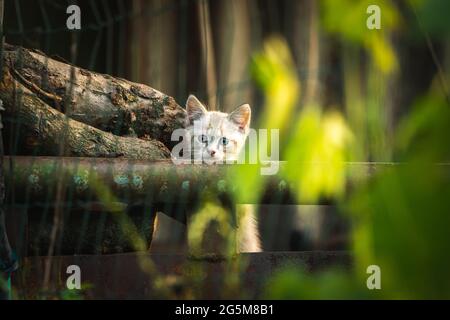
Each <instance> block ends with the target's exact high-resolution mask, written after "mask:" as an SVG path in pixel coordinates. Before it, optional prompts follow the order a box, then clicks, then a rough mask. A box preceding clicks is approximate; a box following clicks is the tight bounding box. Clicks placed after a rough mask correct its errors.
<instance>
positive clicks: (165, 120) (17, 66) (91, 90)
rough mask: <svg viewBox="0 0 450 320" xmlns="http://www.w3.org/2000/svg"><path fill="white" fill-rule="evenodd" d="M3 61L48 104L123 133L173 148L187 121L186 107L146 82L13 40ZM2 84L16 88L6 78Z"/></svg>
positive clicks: (76, 117) (71, 115)
mask: <svg viewBox="0 0 450 320" xmlns="http://www.w3.org/2000/svg"><path fill="white" fill-rule="evenodd" d="M4 64H5V66H6V68H5V71H7V72H9V73H10V74H11V76H12V78H13V79H14V81H15V82H18V83H20V84H21V86H23V87H26V88H27V89H28V90H29V91H30V92H32V93H33V94H34V95H36V97H38V98H39V99H41V100H42V101H43V102H44V103H45V104H47V105H49V106H51V107H53V108H54V109H56V110H59V111H61V112H63V113H64V114H66V115H67V116H68V117H70V118H71V119H74V120H77V121H79V122H82V123H85V124H88V125H90V126H93V127H95V128H98V129H100V130H102V131H106V132H112V133H114V134H115V135H119V136H122V135H129V134H131V135H134V134H135V135H136V136H137V137H139V138H142V139H155V140H159V141H161V142H163V143H164V144H165V145H166V146H167V147H168V148H171V147H172V146H173V144H174V142H172V141H171V139H170V137H171V134H172V132H173V131H174V130H175V129H177V128H180V127H183V126H184V124H185V117H186V112H185V110H184V109H183V108H181V107H180V106H179V105H178V104H177V103H176V102H175V100H174V99H173V98H172V97H170V96H167V95H165V94H163V93H161V92H159V91H158V90H155V89H153V88H151V87H149V86H146V85H143V84H138V83H133V82H131V81H127V80H124V79H119V78H114V77H112V76H109V75H104V74H99V73H95V72H91V71H88V70H85V69H82V68H79V67H76V66H73V65H71V64H69V63H67V62H62V61H60V60H57V59H52V58H50V57H48V56H46V55H45V54H44V53H42V52H40V51H38V50H28V49H25V48H22V47H16V46H11V45H6V46H5V52H4ZM2 89H7V90H11V89H12V88H11V85H10V84H8V83H5V84H4V88H2ZM2 91H3V90H2ZM0 93H2V92H0ZM6 93H9V92H6ZM2 94H3V93H2ZM7 107H8V106H7Z"/></svg>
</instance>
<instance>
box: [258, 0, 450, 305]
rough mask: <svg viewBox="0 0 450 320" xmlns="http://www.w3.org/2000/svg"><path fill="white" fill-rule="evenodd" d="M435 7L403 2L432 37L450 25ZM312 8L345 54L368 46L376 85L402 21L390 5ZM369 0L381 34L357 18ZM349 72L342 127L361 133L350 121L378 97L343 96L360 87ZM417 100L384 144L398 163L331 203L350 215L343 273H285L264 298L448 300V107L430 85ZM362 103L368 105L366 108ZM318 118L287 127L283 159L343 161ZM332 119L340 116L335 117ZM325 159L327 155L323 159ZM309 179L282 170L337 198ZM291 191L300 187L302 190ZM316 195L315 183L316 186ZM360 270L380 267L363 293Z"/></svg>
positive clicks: (384, 75) (385, 73) (390, 62)
mask: <svg viewBox="0 0 450 320" xmlns="http://www.w3.org/2000/svg"><path fill="white" fill-rule="evenodd" d="M437 2H439V1H412V2H411V4H412V5H414V6H415V7H414V8H415V9H416V10H417V12H418V14H419V15H420V18H421V19H423V26H425V27H426V28H427V30H429V31H430V32H432V33H433V34H439V33H440V34H442V32H444V31H446V30H448V28H449V26H450V22H449V20H448V19H444V18H443V16H444V15H445V14H446V13H447V12H448V10H446V11H445V10H444V9H445V7H446V6H448V4H446V2H440V4H437ZM321 3H322V13H323V23H324V27H325V29H326V30H327V31H328V32H330V33H332V34H338V35H339V36H340V37H341V41H343V43H344V44H346V45H347V48H349V47H348V46H349V45H350V47H355V46H356V47H362V48H365V49H366V50H368V53H369V55H370V57H371V59H372V62H373V66H374V67H373V68H371V69H369V74H368V79H369V80H368V81H369V82H370V81H371V80H370V79H371V77H375V78H376V77H380V75H381V78H379V79H383V81H387V80H388V77H389V74H390V73H391V72H392V71H395V70H396V68H397V62H396V58H395V57H396V55H395V52H394V50H393V48H392V47H391V46H390V45H389V42H387V41H386V40H385V36H386V35H387V34H388V32H389V31H390V30H392V29H393V28H395V27H397V26H398V25H399V22H400V21H401V19H400V17H399V14H398V12H397V9H396V8H395V7H393V6H392V4H391V2H388V1H375V2H374V1H350V0H347V1H333V0H330V1H326V0H325V1H322V2H321ZM373 3H376V4H379V5H380V6H381V7H382V14H383V19H384V20H383V22H384V23H385V24H384V26H385V27H386V29H385V31H384V32H385V33H384V34H381V33H380V34H378V35H375V36H373V37H370V36H368V33H367V30H366V29H365V20H362V19H365V18H366V15H365V8H366V7H367V5H368V4H373ZM444 12H445V14H444ZM357 26H362V27H361V28H359V27H357ZM438 30H439V32H438ZM353 57H354V56H353ZM349 61H350V63H349V64H347V65H350V64H352V65H353V66H355V64H356V63H355V61H354V60H353V61H352V60H349ZM357 72H359V69H358V68H357V67H356V68H348V69H345V70H344V73H346V74H345V76H344V78H345V79H347V80H349V81H350V82H351V83H346V84H345V85H346V86H349V90H347V92H349V93H350V94H349V96H348V97H347V99H346V100H347V104H348V105H347V110H348V112H350V113H351V112H352V111H353V112H354V115H355V118H353V119H350V123H351V127H353V126H354V127H355V128H356V129H358V124H359V125H360V129H361V130H362V131H365V130H366V125H367V124H370V122H365V121H363V122H359V121H360V120H361V119H363V118H364V117H365V116H366V114H367V113H370V112H373V111H375V114H376V113H377V112H378V111H377V110H383V109H382V107H383V106H380V105H379V103H380V101H382V99H379V97H378V100H377V99H373V98H371V96H370V95H371V93H370V92H367V91H366V93H365V94H363V93H362V92H363V90H360V92H361V93H358V94H354V92H351V91H352V90H354V89H355V88H358V89H360V85H361V83H360V81H361V78H360V77H359V76H358V75H356V77H355V73H357ZM349 73H350V74H349ZM372 94H373V93H372ZM365 101H369V109H366V110H365V111H363V109H355V108H361V107H362V106H363V105H364V104H365ZM377 101H378V102H377ZM416 101H417V102H416V103H415V104H414V106H412V111H411V113H410V114H409V115H407V116H406V117H405V118H404V119H403V121H402V122H401V123H400V125H399V126H398V127H397V129H396V130H395V132H394V135H393V141H392V142H391V143H392V148H393V152H394V154H395V155H396V158H397V159H400V160H401V162H402V163H400V164H397V165H392V166H389V167H388V168H386V169H385V170H382V171H380V172H378V173H377V174H376V175H375V176H373V177H372V178H371V179H370V180H367V181H362V182H359V184H358V186H357V187H356V188H354V191H353V192H351V193H349V194H346V195H345V196H343V197H341V198H340V201H339V208H340V209H341V211H343V212H347V213H349V217H350V219H351V221H352V248H351V249H352V250H351V252H352V254H353V257H354V267H353V268H352V270H351V271H343V270H335V269H332V268H331V269H329V270H326V271H323V272H316V273H313V274H311V273H310V272H307V271H305V270H298V269H295V268H292V267H286V268H284V269H282V270H280V271H279V272H278V273H276V274H275V275H274V276H273V277H272V278H271V279H270V280H269V281H268V282H267V286H266V289H265V293H264V295H263V296H264V297H266V298H275V299H355V298H357V299H379V298H383V299H418V298H419V299H450V276H449V272H450V256H449V252H450V241H449V240H450V237H449V230H450V215H449V213H450V198H449V195H450V174H449V165H448V164H445V162H448V161H449V158H450V144H449V143H448V137H449V128H450V106H449V105H448V98H447V97H445V93H443V91H442V87H441V86H438V85H437V84H436V83H435V84H434V85H433V86H432V87H431V88H430V91H429V94H428V95H427V96H425V97H416ZM371 103H372V104H374V105H372V108H374V109H370V104H371ZM377 103H378V105H377ZM352 108H353V110H352ZM371 110H372V111H371ZM305 114H308V116H304V115H305ZM326 119H327V118H326V117H323V116H322V117H321V116H320V110H318V109H315V110H314V111H313V112H311V111H310V110H309V109H308V108H305V110H304V112H303V117H301V118H300V119H298V120H297V122H296V123H297V125H298V128H299V129H298V131H297V137H296V139H295V140H296V141H298V145H296V146H292V148H289V147H288V150H289V152H288V153H287V154H288V157H287V158H288V159H308V160H316V159H317V158H318V159H324V160H325V161H330V162H331V163H333V162H334V161H336V163H338V162H339V161H343V160H345V157H343V155H344V154H345V150H346V149H345V148H343V147H342V146H343V144H342V143H341V144H337V145H336V146H340V147H336V148H335V149H334V150H333V146H334V144H333V139H334V138H333V137H335V136H346V135H342V134H331V135H322V138H319V137H320V136H321V134H320V132H321V128H322V127H325V126H326V124H325V123H326ZM336 119H340V118H339V116H337V118H336ZM338 122H340V123H342V124H341V125H340V126H339V127H340V128H345V127H346V125H345V122H344V121H343V120H338ZM361 123H362V124H361ZM377 123H378V124H377ZM373 124H375V126H374V128H375V129H378V130H381V131H382V130H383V127H382V126H380V122H376V121H375V122H372V125H373ZM362 131H358V130H357V132H356V135H357V137H356V143H357V144H358V143H359V144H361V143H365V142H364V141H365V140H364V139H361V137H360V136H358V135H359V133H360V132H362ZM336 132H339V131H336ZM321 139H323V142H322V143H321V142H320V141H321ZM318 141H319V142H318ZM339 141H341V142H342V141H345V139H339ZM366 141H367V140H366ZM321 146H322V147H323V146H324V150H321V149H322V147H321ZM362 149H364V147H363V148H362ZM381 150H382V149H381ZM328 153H329V155H331V156H328V157H327V154H328ZM315 154H316V155H317V158H316V156H315ZM319 155H320V156H319ZM360 160H361V159H360ZM331 168H332V170H330V172H332V174H333V175H334V174H336V173H338V174H339V173H340V172H342V170H341V169H340V168H339V167H338V166H336V167H333V166H331ZM308 173H309V177H308V175H302V174H300V173H299V172H295V170H294V169H293V170H291V171H290V172H289V174H290V175H291V177H293V179H294V180H296V181H297V184H299V185H301V184H306V181H307V182H308V185H312V186H315V185H316V187H317V186H319V185H322V186H323V189H322V191H323V192H327V191H329V190H333V191H334V192H335V193H336V194H339V193H340V192H338V191H339V190H341V189H340V188H339V187H338V186H339V185H340V184H333V183H331V184H330V185H329V186H330V187H329V189H328V188H327V187H326V186H327V184H326V183H325V180H324V175H325V174H326V173H320V172H314V170H311V171H310V172H308ZM335 178H336V177H335ZM311 181H313V182H311ZM331 186H332V187H331ZM316 187H313V189H315V188H316ZM299 189H300V191H301V190H305V187H303V188H299ZM320 189H321V188H319V187H317V190H320ZM300 196H301V192H300ZM369 265H378V266H379V267H380V268H381V279H382V280H381V283H382V284H381V290H369V289H368V288H367V287H366V280H367V278H368V277H369V274H367V272H366V270H367V267H368V266H369Z"/></svg>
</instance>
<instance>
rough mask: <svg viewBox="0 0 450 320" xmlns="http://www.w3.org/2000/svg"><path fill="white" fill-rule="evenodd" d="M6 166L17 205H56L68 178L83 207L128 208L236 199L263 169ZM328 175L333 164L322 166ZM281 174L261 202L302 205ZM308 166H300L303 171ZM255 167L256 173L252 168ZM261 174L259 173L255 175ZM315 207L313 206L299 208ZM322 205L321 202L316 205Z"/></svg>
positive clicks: (59, 161)
mask: <svg viewBox="0 0 450 320" xmlns="http://www.w3.org/2000/svg"><path fill="white" fill-rule="evenodd" d="M5 160H6V161H5V163H9V162H10V160H11V163H12V171H13V172H11V169H10V168H9V166H6V165H5V166H4V170H5V174H6V175H7V176H8V177H11V174H13V176H12V179H7V181H13V185H12V186H9V185H7V188H14V191H15V193H16V194H15V198H16V199H15V200H16V201H17V202H18V203H27V204H39V203H46V204H47V205H48V204H49V203H51V201H52V200H54V199H53V198H52V197H54V194H55V192H54V191H55V187H56V183H57V181H58V180H59V179H61V178H63V177H64V178H66V179H65V181H67V184H66V185H65V188H66V189H67V191H68V193H67V194H68V195H70V198H69V199H73V201H72V203H71V204H72V205H75V204H76V203H77V202H83V201H89V202H96V201H97V202H104V200H105V199H108V200H109V201H110V202H122V203H126V204H136V203H139V204H145V202H146V201H151V202H152V203H153V204H155V203H156V204H168V203H172V204H173V203H178V204H190V205H193V204H195V203H196V201H198V200H199V198H200V197H201V196H202V195H203V194H204V193H208V194H213V195H216V196H218V197H222V196H227V197H228V196H231V197H232V193H233V188H234V186H233V183H232V181H231V179H230V178H229V177H230V174H232V173H233V171H234V170H240V169H242V166H246V167H248V168H249V169H251V170H254V169H255V167H259V165H252V164H233V165H227V164H224V165H213V166H208V165H202V164H178V165H175V164H174V163H173V162H172V161H170V160H162V161H144V160H131V159H122V158H118V159H110V158H63V157H22V156H15V157H12V158H11V159H9V157H5ZM316 165H318V166H322V167H323V170H328V166H327V164H322V163H317V164H316ZM279 166H280V170H279V172H278V173H277V174H276V175H272V176H261V178H262V179H263V181H264V183H265V184H266V191H265V196H263V197H262V199H260V200H259V201H258V203H268V204H274V203H283V204H289V203H294V204H296V203H298V201H297V200H295V199H293V197H291V196H290V190H289V186H288V183H287V182H286V181H285V180H284V179H283V174H282V173H283V170H284V167H285V163H284V162H279ZM301 166H302V164H301V163H299V169H300V167H301ZM393 166H395V164H392V163H383V164H373V163H348V164H347V167H348V174H349V176H353V177H358V176H359V177H361V176H364V175H365V176H367V175H372V174H373V173H374V172H376V171H378V170H381V169H383V168H390V167H393ZM251 167H253V168H251ZM255 172H256V171H255ZM248 193H249V196H248V201H246V195H240V199H241V201H242V202H243V203H252V201H255V200H251V199H252V198H253V197H252V195H251V193H252V191H251V190H249V192H248ZM298 204H311V203H307V202H306V203H303V202H302V203H298ZM315 204H317V203H315Z"/></svg>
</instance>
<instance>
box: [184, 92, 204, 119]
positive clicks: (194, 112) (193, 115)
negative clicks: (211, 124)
mask: <svg viewBox="0 0 450 320" xmlns="http://www.w3.org/2000/svg"><path fill="white" fill-rule="evenodd" d="M186 111H187V114H188V118H189V122H190V123H193V122H194V121H195V120H198V119H200V118H201V117H202V116H204V115H205V113H207V112H208V111H207V110H206V108H205V107H204V106H203V104H202V103H201V102H200V101H199V100H198V99H197V98H196V97H195V96H194V95H193V94H191V95H190V96H189V97H188V99H187V101H186Z"/></svg>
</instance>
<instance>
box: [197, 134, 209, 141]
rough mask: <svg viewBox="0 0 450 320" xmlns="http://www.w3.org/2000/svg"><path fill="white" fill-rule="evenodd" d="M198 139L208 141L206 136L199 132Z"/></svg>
mask: <svg viewBox="0 0 450 320" xmlns="http://www.w3.org/2000/svg"><path fill="white" fill-rule="evenodd" d="M198 141H200V142H201V143H207V142H208V137H207V136H206V135H204V134H201V135H199V136H198Z"/></svg>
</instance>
